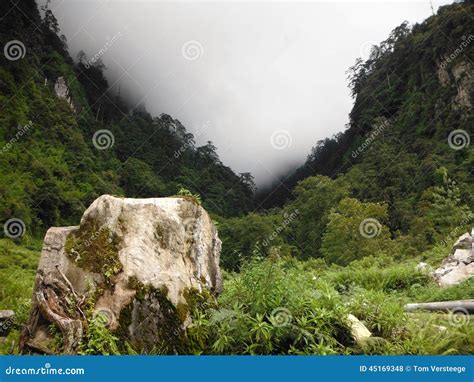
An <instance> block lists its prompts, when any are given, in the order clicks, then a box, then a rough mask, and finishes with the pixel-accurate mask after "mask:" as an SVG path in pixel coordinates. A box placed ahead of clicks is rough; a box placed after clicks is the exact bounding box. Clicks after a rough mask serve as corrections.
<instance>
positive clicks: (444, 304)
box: [405, 300, 474, 314]
mask: <svg viewBox="0 0 474 382" xmlns="http://www.w3.org/2000/svg"><path fill="white" fill-rule="evenodd" d="M418 309H423V310H431V311H441V312H454V313H464V314H467V313H469V314H474V300H456V301H441V302H424V303H419V304H417V303H415V304H406V305H405V310H406V311H407V312H412V311H414V310H418Z"/></svg>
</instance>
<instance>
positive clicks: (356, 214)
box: [321, 198, 393, 265]
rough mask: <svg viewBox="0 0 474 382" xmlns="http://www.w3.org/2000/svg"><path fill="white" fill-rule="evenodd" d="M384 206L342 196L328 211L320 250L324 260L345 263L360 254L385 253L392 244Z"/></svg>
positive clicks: (362, 255) (359, 256)
mask: <svg viewBox="0 0 474 382" xmlns="http://www.w3.org/2000/svg"><path fill="white" fill-rule="evenodd" d="M386 220H387V206H385V205H382V204H378V203H362V202H360V201H358V200H357V199H353V198H345V199H342V200H341V201H340V202H339V204H338V205H337V207H336V208H335V209H334V210H333V211H332V212H331V213H330V214H329V222H328V225H327V228H326V232H325V233H324V234H323V239H322V248H321V252H322V255H323V256H324V258H325V259H326V260H327V261H328V262H331V263H332V262H334V263H337V264H341V265H347V264H348V263H350V262H351V261H353V260H355V259H359V258H362V257H364V256H369V255H376V254H381V253H387V252H388V251H389V250H390V249H391V248H392V247H393V245H392V242H391V240H390V233H389V231H388V228H387V227H386V226H384V225H383V223H384V222H385V221H386Z"/></svg>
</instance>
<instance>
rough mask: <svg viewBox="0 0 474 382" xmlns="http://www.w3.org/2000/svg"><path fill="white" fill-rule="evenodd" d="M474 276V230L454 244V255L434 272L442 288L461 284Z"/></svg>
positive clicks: (446, 259)
mask: <svg viewBox="0 0 474 382" xmlns="http://www.w3.org/2000/svg"><path fill="white" fill-rule="evenodd" d="M472 276H474V230H473V231H472V232H471V234H469V233H465V234H463V235H462V236H461V237H460V238H459V239H458V240H457V241H456V243H455V244H454V246H453V253H452V254H451V255H450V256H448V257H446V258H445V259H444V260H443V262H442V263H441V266H440V267H439V268H438V269H436V270H435V271H434V272H433V277H434V279H435V280H436V281H437V282H438V284H439V285H440V286H442V287H448V286H452V285H456V284H459V283H461V282H463V281H465V280H467V279H469V278H471V277H472Z"/></svg>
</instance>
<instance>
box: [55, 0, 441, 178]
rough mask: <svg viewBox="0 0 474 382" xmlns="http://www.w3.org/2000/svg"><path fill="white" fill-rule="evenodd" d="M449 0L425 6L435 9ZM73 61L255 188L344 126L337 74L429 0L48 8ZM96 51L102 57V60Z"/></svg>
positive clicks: (343, 94) (59, 2) (345, 100)
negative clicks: (166, 118)
mask: <svg viewBox="0 0 474 382" xmlns="http://www.w3.org/2000/svg"><path fill="white" fill-rule="evenodd" d="M449 2H450V1H442V2H439V1H433V7H434V9H435V10H436V9H437V8H438V6H439V5H441V4H446V3H449ZM50 8H51V9H52V10H53V12H54V13H55V15H56V17H57V19H58V21H59V25H60V28H61V33H64V34H65V35H66V37H67V39H68V43H69V49H70V53H71V55H72V56H73V57H74V58H75V57H76V54H77V52H78V51H79V50H80V49H83V50H84V51H85V52H86V53H87V55H88V56H89V57H93V56H94V55H96V54H97V55H100V56H101V59H102V61H103V62H104V64H105V65H106V67H107V71H106V75H107V77H108V78H109V82H110V83H111V84H114V83H115V88H116V89H117V87H118V84H120V87H121V92H122V94H125V93H126V94H128V95H129V96H130V97H133V99H134V100H136V101H139V100H140V99H143V102H144V103H145V105H146V108H147V110H148V111H149V112H150V113H151V114H152V115H159V114H161V113H167V114H170V115H172V116H173V117H174V118H177V119H179V120H180V121H181V122H182V123H183V124H184V125H185V126H186V128H187V129H188V131H190V132H191V133H193V134H195V135H196V136H197V137H196V138H197V139H196V140H197V142H198V144H203V143H205V142H206V141H207V140H212V141H213V142H214V144H215V145H216V146H217V148H218V153H219V156H220V158H221V159H222V161H223V162H224V163H225V164H227V165H229V166H230V167H232V169H233V170H234V171H236V172H247V171H251V172H252V174H253V175H254V176H255V178H256V182H257V184H259V185H263V184H264V183H266V182H269V181H271V180H272V179H274V178H275V177H277V176H279V175H281V174H282V173H286V172H287V171H288V170H289V168H290V167H292V166H295V165H297V164H300V163H302V162H303V161H304V160H305V158H306V156H307V155H308V153H309V152H310V150H311V147H312V146H314V145H315V144H316V142H317V141H318V140H320V139H323V138H325V137H328V136H331V135H332V134H334V133H337V132H339V131H342V130H344V125H345V124H346V123H347V122H348V113H349V111H350V109H351V107H352V99H351V98H350V95H349V90H348V88H347V79H346V73H345V72H346V70H347V69H348V68H349V67H350V66H351V65H353V64H354V62H355V60H356V58H357V57H367V55H368V53H369V51H370V46H371V45H372V44H375V43H379V42H380V41H382V40H384V39H386V38H387V36H388V34H389V33H390V31H391V30H392V29H393V28H395V27H396V26H398V25H399V24H401V23H402V22H403V21H404V20H407V21H409V22H410V23H415V22H421V21H422V20H424V19H425V18H427V17H428V16H430V15H431V13H432V11H431V5H430V2H429V1H409V2H408V1H404V2H400V1H399V2H393V1H392V2H390V3H383V2H380V1H377V2H375V1H374V2H364V3H361V2H349V3H341V2H303V3H291V2H250V3H243V2H219V3H203V2H173V3H171V2H164V1H113V0H110V1H99V0H97V1H91V0H87V1H86V0H85V1H77V0H76V1H74V0H73V1H71V0H68V1H64V0H53V1H51V5H50ZM100 52H102V53H100Z"/></svg>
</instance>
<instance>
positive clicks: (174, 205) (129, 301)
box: [20, 195, 222, 354]
mask: <svg viewBox="0 0 474 382" xmlns="http://www.w3.org/2000/svg"><path fill="white" fill-rule="evenodd" d="M220 251H221V241H220V240H219V238H218V235H217V230H216V228H215V226H214V224H213V222H212V221H211V219H210V217H209V215H208V214H207V212H206V211H205V210H204V209H203V208H202V207H201V206H200V205H199V204H198V203H196V202H195V201H194V200H193V199H191V198H178V197H176V198H174V197H171V198H151V199H130V198H120V197H114V196H110V195H103V196H101V197H99V198H98V199H96V200H95V201H94V202H93V203H92V205H91V206H90V207H89V208H88V209H87V210H86V211H85V213H84V215H83V216H82V219H81V222H80V225H79V226H74V227H60V228H57V227H53V228H50V229H49V230H48V232H47V233H46V236H45V239H44V244H43V251H42V254H41V259H40V262H39V266H38V272H37V277H36V282H35V286H34V291H33V309H32V312H31V316H30V319H29V322H28V325H27V327H26V329H25V330H24V332H23V335H22V340H21V344H20V346H21V348H22V349H23V351H24V352H29V351H32V350H33V351H40V352H48V351H47V350H46V349H48V350H49V351H51V352H52V353H55V352H61V353H69V354H74V353H76V352H77V351H78V350H79V349H80V346H81V345H80V344H81V342H84V341H83V339H84V337H85V336H87V323H88V322H90V320H91V319H93V318H94V317H96V316H97V315H99V314H100V316H101V317H102V318H104V317H105V320H106V325H107V327H108V329H109V330H110V331H111V332H112V333H113V334H114V335H115V336H116V337H118V338H119V339H120V343H126V342H127V343H128V344H130V345H131V346H132V347H134V348H135V349H136V350H137V351H141V352H151V351H153V349H157V348H159V349H160V351H161V352H164V353H177V352H182V351H185V350H183V348H184V347H185V345H186V336H185V328H186V327H187V326H188V325H189V324H190V322H191V319H190V312H191V310H192V309H193V308H194V307H195V305H196V304H197V303H203V302H205V301H207V302H209V301H210V302H212V301H213V299H214V298H215V297H216V296H217V295H218V294H219V293H220V292H221V290H222V277H221V272H220V268H219V258H220ZM51 324H53V325H54V326H55V327H57V328H58V329H59V331H60V333H61V335H62V341H61V348H60V349H57V348H56V349H52V348H51V346H49V344H51V343H52V342H54V341H53V340H54V339H53V338H52V336H51V330H50V326H51ZM57 342H58V341H56V343H57ZM38 349H39V350H38Z"/></svg>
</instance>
